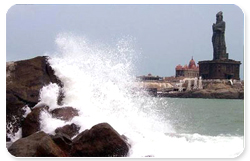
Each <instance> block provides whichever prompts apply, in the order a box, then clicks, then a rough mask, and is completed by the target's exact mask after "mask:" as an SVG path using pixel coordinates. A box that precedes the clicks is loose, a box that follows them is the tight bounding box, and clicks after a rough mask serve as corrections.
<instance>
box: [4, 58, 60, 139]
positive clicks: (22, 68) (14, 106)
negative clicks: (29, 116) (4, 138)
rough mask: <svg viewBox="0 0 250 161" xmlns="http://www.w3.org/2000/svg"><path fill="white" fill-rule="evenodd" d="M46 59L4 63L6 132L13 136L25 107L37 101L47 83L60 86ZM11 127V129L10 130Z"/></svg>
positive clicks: (18, 126)
mask: <svg viewBox="0 0 250 161" xmlns="http://www.w3.org/2000/svg"><path fill="white" fill-rule="evenodd" d="M47 59H48V57H45V56H42V57H41V56H39V57H35V58H33V59H28V60H22V61H16V62H7V63H6V132H7V133H8V134H11V135H14V134H15V133H16V132H17V131H18V129H19V128H20V126H21V122H22V120H23V114H24V113H25V111H24V110H22V108H23V107H24V106H25V105H28V106H29V107H33V106H34V105H35V104H37V102H38V101H39V100H38V99H39V91H40V89H41V88H42V87H43V86H44V85H47V84H49V83H57V84H58V85H59V86H62V83H61V82H60V80H58V79H57V77H56V76H55V75H54V71H53V69H52V68H51V67H50V65H49V64H48V63H47ZM10 127H11V128H10Z"/></svg>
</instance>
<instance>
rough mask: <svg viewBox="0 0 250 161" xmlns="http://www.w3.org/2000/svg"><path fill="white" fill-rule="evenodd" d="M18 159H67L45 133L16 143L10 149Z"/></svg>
mask: <svg viewBox="0 0 250 161" xmlns="http://www.w3.org/2000/svg"><path fill="white" fill-rule="evenodd" d="M8 151H9V152H10V154H12V155H14V156H16V157H67V156H68V155H67V154H66V153H65V152H64V151H63V150H62V149H60V148H59V147H58V146H57V145H56V144H55V143H54V141H53V140H52V139H51V137H50V136H49V135H47V134H46V133H44V132H42V131H41V132H38V133H34V134H32V135H30V136H28V137H26V138H21V139H19V140H17V141H16V142H14V143H13V144H12V145H11V146H10V147H9V149H8Z"/></svg>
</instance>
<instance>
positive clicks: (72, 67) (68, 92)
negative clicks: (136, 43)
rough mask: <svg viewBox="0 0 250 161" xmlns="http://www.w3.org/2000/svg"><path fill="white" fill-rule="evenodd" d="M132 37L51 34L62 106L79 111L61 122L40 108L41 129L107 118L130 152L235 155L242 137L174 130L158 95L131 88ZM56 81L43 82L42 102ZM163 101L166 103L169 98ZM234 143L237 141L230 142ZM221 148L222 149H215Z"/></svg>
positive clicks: (55, 92)
mask: <svg viewBox="0 0 250 161" xmlns="http://www.w3.org/2000/svg"><path fill="white" fill-rule="evenodd" d="M132 40H133V39H121V40H119V41H118V42H117V43H116V44H115V45H113V46H110V45H106V44H100V43H94V42H90V41H89V40H88V39H86V38H84V37H81V36H76V35H73V34H67V33H63V34H59V35H58V36H57V38H56V40H55V42H56V45H57V51H56V52H55V53H53V54H52V56H50V59H49V60H48V62H49V63H50V65H51V66H52V68H53V69H54V70H55V75H56V76H57V77H58V78H59V79H60V80H61V81H62V83H63V89H62V91H63V93H64V95H65V98H64V100H63V106H72V107H74V108H77V109H78V110H79V111H80V114H79V116H77V117H74V118H73V119H72V120H71V121H69V122H62V121H55V120H52V119H54V118H52V117H51V115H49V114H48V113H42V115H41V125H42V126H41V127H42V129H43V130H44V131H45V132H48V133H51V134H53V133H54V129H55V128H56V127H58V126H62V125H63V124H71V123H75V124H77V125H79V126H80V127H81V129H80V132H81V131H83V130H85V129H89V128H91V127H92V126H93V125H95V124H98V123H101V122H108V123H109V124H110V125H111V126H112V127H114V129H116V130H117V131H118V132H119V133H120V134H124V135H126V136H127V137H128V138H129V143H130V144H131V146H132V147H131V149H130V156H131V157H145V156H155V157H170V158H171V157H174V158H176V157H177V158H185V157H235V156H237V155H239V154H240V152H241V151H242V148H243V147H242V140H243V137H231V136H223V137H215V138H213V137H210V136H201V135H195V134H194V135H189V134H176V132H175V130H174V128H173V127H172V126H171V124H170V123H169V122H168V120H166V118H164V117H163V116H162V115H160V114H159V112H158V113H157V111H156V110H155V109H156V108H155V106H156V104H157V103H156V101H157V99H154V98H150V97H147V96H146V95H145V94H142V93H140V92H133V88H134V81H135V66H134V62H135V61H137V60H136V59H137V52H136V51H135V49H134V48H133V41H132ZM57 87H58V86H57ZM57 87H56V86H55V85H53V84H51V85H49V86H47V87H44V88H43V90H42V92H41V102H45V103H47V104H50V105H52V106H54V107H55V106H56V105H55V102H56V97H57V95H58V88H57ZM47 94H49V95H50V96H49V97H47V96H48V95H47ZM162 106H168V103H164V104H162ZM48 122H50V124H49V125H48ZM233 143H235V144H234V145H236V146H234V147H230V146H229V145H232V144H233ZM225 146H226V148H225ZM216 147H219V148H216ZM223 148H224V149H225V150H220V149H223ZM201 149H203V150H204V151H202V150H201ZM214 149H215V150H214ZM219 150H220V151H219ZM208 151H209V153H208Z"/></svg>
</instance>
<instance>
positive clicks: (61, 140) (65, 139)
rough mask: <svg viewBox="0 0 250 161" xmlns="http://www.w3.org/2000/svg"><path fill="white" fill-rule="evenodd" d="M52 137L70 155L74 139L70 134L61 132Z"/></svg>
mask: <svg viewBox="0 0 250 161" xmlns="http://www.w3.org/2000/svg"><path fill="white" fill-rule="evenodd" d="M51 138H52V140H53V141H54V142H55V144H56V145H58V146H59V147H60V148H61V149H62V150H63V151H64V152H66V153H67V155H69V156H70V149H71V146H72V140H71V139H70V137H69V136H68V135H65V134H63V133H60V132H59V133H57V134H56V135H55V136H52V137H51Z"/></svg>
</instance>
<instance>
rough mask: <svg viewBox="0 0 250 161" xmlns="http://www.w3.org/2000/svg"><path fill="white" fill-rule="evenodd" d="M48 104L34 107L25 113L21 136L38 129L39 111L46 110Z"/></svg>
mask: <svg viewBox="0 0 250 161" xmlns="http://www.w3.org/2000/svg"><path fill="white" fill-rule="evenodd" d="M48 109H49V107H48V106H42V107H36V108H34V109H33V111H32V112H31V113H29V114H28V115H27V117H26V118H25V119H24V121H23V123H22V137H27V136H29V135H31V134H33V133H35V132H37V131H39V130H40V113H41V112H42V111H43V110H47V111H48Z"/></svg>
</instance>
